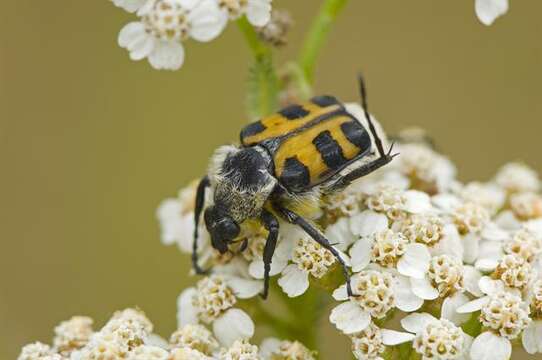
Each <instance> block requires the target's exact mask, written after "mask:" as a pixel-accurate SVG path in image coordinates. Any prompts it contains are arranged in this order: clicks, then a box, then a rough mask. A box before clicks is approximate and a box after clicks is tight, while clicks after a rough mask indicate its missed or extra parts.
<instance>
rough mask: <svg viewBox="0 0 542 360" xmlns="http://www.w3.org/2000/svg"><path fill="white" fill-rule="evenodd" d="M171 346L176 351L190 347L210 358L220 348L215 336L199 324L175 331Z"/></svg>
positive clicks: (170, 342)
mask: <svg viewBox="0 0 542 360" xmlns="http://www.w3.org/2000/svg"><path fill="white" fill-rule="evenodd" d="M169 345H170V347H171V348H174V349H175V348H184V347H188V348H190V349H195V350H198V351H199V352H201V353H203V354H205V355H209V356H211V355H212V354H213V353H214V352H215V351H217V350H218V348H219V344H218V341H216V339H215V338H214V336H213V334H212V333H211V332H210V331H209V330H207V328H206V327H204V326H202V325H199V324H187V325H185V326H183V327H182V328H180V329H178V330H177V331H175V332H174V333H173V334H171V337H170V339H169Z"/></svg>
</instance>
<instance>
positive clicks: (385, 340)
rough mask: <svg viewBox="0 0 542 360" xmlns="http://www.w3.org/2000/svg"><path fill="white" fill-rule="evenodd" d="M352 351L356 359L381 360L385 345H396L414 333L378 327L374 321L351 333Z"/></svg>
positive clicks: (409, 338)
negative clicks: (361, 329) (363, 328)
mask: <svg viewBox="0 0 542 360" xmlns="http://www.w3.org/2000/svg"><path fill="white" fill-rule="evenodd" d="M350 339H351V340H352V353H353V354H354V357H355V358H356V359H358V360H382V357H381V355H382V354H383V353H384V351H385V350H386V345H390V346H393V345H398V344H402V343H405V342H408V341H411V340H412V339H414V335H412V334H409V333H404V332H400V331H394V330H387V329H380V328H379V327H378V326H376V325H375V324H374V323H371V324H369V326H368V327H366V328H365V330H363V331H360V332H357V333H354V334H351V335H350Z"/></svg>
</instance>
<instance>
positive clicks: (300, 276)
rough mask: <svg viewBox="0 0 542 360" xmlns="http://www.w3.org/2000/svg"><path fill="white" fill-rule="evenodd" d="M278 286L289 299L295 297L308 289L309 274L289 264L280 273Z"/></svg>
mask: <svg viewBox="0 0 542 360" xmlns="http://www.w3.org/2000/svg"><path fill="white" fill-rule="evenodd" d="M278 284H279V286H280V287H281V288H282V290H283V291H284V292H285V293H286V294H287V295H288V296H289V297H296V296H299V295H302V294H303V293H304V292H305V291H307V289H308V288H309V274H307V273H306V272H305V271H303V270H301V269H299V268H298V267H297V265H295V264H290V265H288V266H287V267H286V268H285V269H284V271H282V276H281V277H280V279H279V280H278Z"/></svg>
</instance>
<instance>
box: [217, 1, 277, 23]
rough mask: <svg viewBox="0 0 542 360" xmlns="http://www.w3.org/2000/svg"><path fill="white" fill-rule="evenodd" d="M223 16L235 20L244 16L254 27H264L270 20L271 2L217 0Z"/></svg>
mask: <svg viewBox="0 0 542 360" xmlns="http://www.w3.org/2000/svg"><path fill="white" fill-rule="evenodd" d="M217 1H218V6H219V7H220V9H221V10H222V13H223V16H224V17H225V18H226V19H227V18H229V19H231V20H235V19H237V18H239V17H240V16H242V15H246V16H247V19H248V21H249V22H250V23H251V24H252V25H254V26H264V25H265V24H267V23H268V22H269V20H270V19H271V1H272V0H217Z"/></svg>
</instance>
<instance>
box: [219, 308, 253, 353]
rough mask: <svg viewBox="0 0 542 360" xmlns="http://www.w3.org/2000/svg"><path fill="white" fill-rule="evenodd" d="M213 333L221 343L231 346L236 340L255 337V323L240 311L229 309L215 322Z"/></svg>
mask: <svg viewBox="0 0 542 360" xmlns="http://www.w3.org/2000/svg"><path fill="white" fill-rule="evenodd" d="M213 333H214V334H215V336H216V338H217V339H218V341H220V343H221V344H222V345H224V346H230V345H231V344H233V342H234V341H235V340H239V339H249V338H251V337H252V335H254V322H252V319H251V318H250V316H248V315H247V313H245V312H244V311H243V310H240V309H235V308H232V309H229V310H227V311H226V312H225V313H224V314H222V316H220V317H219V318H218V319H216V320H215V321H214V322H213Z"/></svg>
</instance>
